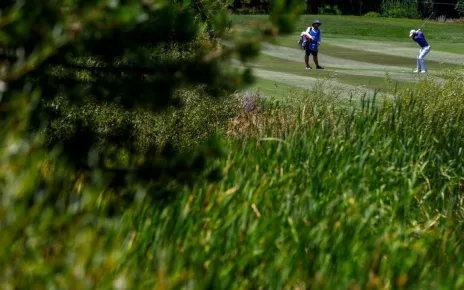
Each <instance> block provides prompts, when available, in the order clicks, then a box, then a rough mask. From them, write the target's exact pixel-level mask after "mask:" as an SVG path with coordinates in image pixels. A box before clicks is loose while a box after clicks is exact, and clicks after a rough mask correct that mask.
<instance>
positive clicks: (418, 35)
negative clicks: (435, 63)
mask: <svg viewBox="0 0 464 290" xmlns="http://www.w3.org/2000/svg"><path fill="white" fill-rule="evenodd" d="M409 37H411V38H412V40H414V41H415V42H417V44H419V46H420V47H421V48H420V50H419V54H418V55H417V69H416V70H415V71H414V72H416V73H417V72H420V73H426V72H427V67H426V66H425V59H424V58H425V56H426V55H427V53H429V52H430V45H429V44H428V43H427V40H425V36H424V34H423V33H422V31H420V29H418V30H417V31H416V30H411V31H410V32H409Z"/></svg>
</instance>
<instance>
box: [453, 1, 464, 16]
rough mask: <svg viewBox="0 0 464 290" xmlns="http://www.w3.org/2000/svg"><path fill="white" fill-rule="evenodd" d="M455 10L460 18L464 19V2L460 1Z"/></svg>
mask: <svg viewBox="0 0 464 290" xmlns="http://www.w3.org/2000/svg"><path fill="white" fill-rule="evenodd" d="M454 9H455V10H456V11H457V12H458V15H459V17H460V18H464V0H458V2H457V3H456V7H455V8H454Z"/></svg>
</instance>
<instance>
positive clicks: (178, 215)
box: [127, 77, 464, 289]
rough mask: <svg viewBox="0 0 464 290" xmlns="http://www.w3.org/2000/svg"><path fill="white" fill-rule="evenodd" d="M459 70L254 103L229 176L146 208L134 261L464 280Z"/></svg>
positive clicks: (438, 282)
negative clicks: (379, 87)
mask: <svg viewBox="0 0 464 290" xmlns="http://www.w3.org/2000/svg"><path fill="white" fill-rule="evenodd" d="M462 81H463V80H462V77H458V78H454V79H453V80H450V81H449V82H448V83H445V84H442V85H439V84H431V83H429V82H421V83H419V84H418V85H417V86H415V87H412V88H410V89H406V90H402V91H400V92H399V93H398V95H397V99H396V100H395V101H393V102H386V103H383V104H382V105H381V106H376V107H373V106H372V105H371V104H372V102H371V101H372V100H369V99H365V100H363V101H362V102H361V105H360V106H359V110H357V111H353V109H352V107H340V106H339V105H338V104H339V101H340V100H339V99H337V98H335V99H332V100H328V99H327V98H323V95H320V94H319V93H321V92H320V91H318V92H315V93H314V94H313V95H310V96H309V97H304V98H302V97H301V95H300V96H299V97H298V96H295V95H293V97H294V99H289V100H288V102H289V103H294V104H299V105H300V106H299V108H300V109H297V110H294V109H288V108H287V109H283V108H279V107H277V108H276V107H267V109H263V110H262V111H261V112H254V113H247V114H244V115H243V116H241V117H239V118H238V119H237V120H236V122H235V124H236V125H235V128H234V129H233V130H232V132H231V134H232V135H233V136H235V138H233V139H232V140H229V141H227V145H226V148H227V151H228V155H227V157H226V158H224V159H220V160H217V161H216V164H217V165H218V166H219V168H220V170H221V172H222V173H223V178H222V179H221V180H220V181H219V182H216V183H207V182H199V183H198V184H197V185H196V186H195V187H194V188H193V189H192V190H185V191H183V192H182V193H181V194H180V195H179V197H178V198H176V199H175V201H174V202H173V203H172V204H171V205H169V206H167V207H159V208H158V207H155V206H147V207H144V209H143V210H141V211H140V212H139V213H137V214H136V215H135V216H137V219H138V222H137V224H136V225H135V227H134V229H133V230H134V232H135V233H136V235H135V238H134V241H133V247H134V250H133V252H132V254H131V255H130V257H131V259H130V260H129V261H128V262H127V263H128V264H127V267H128V268H132V267H134V268H137V267H141V268H142V269H145V270H146V271H145V272H143V273H141V274H140V275H141V278H142V280H144V281H147V279H150V277H152V275H153V274H152V273H153V272H152V271H155V272H156V273H158V275H160V273H161V276H160V277H158V278H157V280H153V281H151V282H148V284H152V283H155V284H157V283H165V284H163V285H165V287H167V288H181V287H183V286H185V285H187V284H188V285H192V286H194V288H200V289H203V288H214V289H231V288H234V289H235V288H241V289H242V288H246V289H257V288H264V289H282V288H284V289H294V288H299V289H308V288H317V289H349V288H373V289H383V288H400V289H418V288H419V289H421V288H425V289H459V288H461V287H463V286H464V280H463V279H462V277H463V275H464V272H463V271H464V267H462V266H463V263H464V256H463V255H462V254H461V250H462V246H463V245H464V244H463V243H464V240H463V236H462V232H463V230H464V215H463V214H464V211H463V205H464V197H463V187H462V186H463V184H464V179H463V177H462V176H463V173H464V170H463V167H462V164H463V163H464V152H463V151H462V148H463V146H464V135H463V134H462V130H461V126H462V125H463V121H462V119H459V118H458V116H461V115H462V114H463V113H464V108H463V106H462V104H461V101H460V98H459V97H458V96H459V95H462V91H463V89H464V87H463V82H462ZM411 92H415V95H411ZM356 102H357V101H356ZM302 107H304V108H305V109H303V108H302ZM444 113H446V117H445V118H443V117H441V116H443V114H444ZM235 134H237V135H235ZM132 219H133V217H132V216H128V221H127V222H129V221H131V220H132ZM148 221H149V222H148ZM147 257H150V258H149V259H148V260H147ZM152 261H157V265H158V264H159V265H161V266H160V267H161V268H157V266H153V262H152ZM147 269H151V270H147ZM161 269H162V270H161ZM198 277H202V279H198ZM148 281H150V280H148Z"/></svg>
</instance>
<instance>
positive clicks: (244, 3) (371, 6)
mask: <svg viewBox="0 0 464 290" xmlns="http://www.w3.org/2000/svg"><path fill="white" fill-rule="evenodd" d="M272 2H273V0H229V8H230V9H231V10H232V11H239V10H242V11H243V12H244V13H247V11H250V12H251V11H256V12H264V13H266V12H267V11H269V9H270V7H271V5H272ZM287 2H290V1H287ZM297 2H304V5H305V8H306V9H305V10H306V13H308V14H321V13H320V12H321V10H320V9H321V8H323V7H325V6H336V7H337V8H338V9H339V11H340V12H341V13H342V14H347V15H364V14H366V13H367V12H380V11H381V9H382V6H383V5H385V3H386V2H401V3H405V4H415V5H416V6H417V10H418V12H419V13H420V14H421V15H422V16H423V17H426V16H429V15H430V12H429V10H432V12H433V14H434V15H435V16H436V17H438V16H440V15H445V16H446V17H453V18H454V17H458V14H457V9H456V4H457V3H458V0H435V1H433V0H418V1H416V0H372V1H366V0H298V1H297ZM301 4H303V3H301ZM428 7H430V8H429V9H428Z"/></svg>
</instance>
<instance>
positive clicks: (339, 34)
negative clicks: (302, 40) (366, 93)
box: [233, 15, 464, 96]
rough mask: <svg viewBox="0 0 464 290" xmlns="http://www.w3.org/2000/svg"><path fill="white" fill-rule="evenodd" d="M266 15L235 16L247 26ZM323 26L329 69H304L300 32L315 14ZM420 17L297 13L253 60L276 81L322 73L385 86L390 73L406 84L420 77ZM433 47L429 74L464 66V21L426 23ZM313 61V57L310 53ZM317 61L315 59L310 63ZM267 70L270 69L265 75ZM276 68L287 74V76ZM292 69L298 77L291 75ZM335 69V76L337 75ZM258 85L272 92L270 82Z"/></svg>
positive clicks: (322, 57)
mask: <svg viewBox="0 0 464 290" xmlns="http://www.w3.org/2000/svg"><path fill="white" fill-rule="evenodd" d="M265 17H266V16H256V15H253V16H234V17H233V21H234V24H235V25H236V27H237V28H238V29H244V30H249V29H250V28H251V27H252V26H253V25H259V23H260V22H261V21H264V20H265V19H266V18H265ZM316 18H317V19H319V20H321V21H322V22H323V25H322V26H321V30H322V39H323V43H322V45H321V46H320V50H319V62H320V64H321V65H322V66H324V67H325V68H326V71H324V72H320V71H314V70H313V71H310V72H308V71H305V70H304V61H303V56H304V52H303V51H301V50H299V49H298V48H297V40H298V36H299V33H300V32H301V31H302V30H305V29H306V27H307V26H308V25H309V24H310V23H311V22H312V20H314V19H316ZM422 23H423V21H421V20H409V19H388V18H369V17H356V16H326V15H321V16H319V15H318V16H314V15H305V16H302V17H300V18H299V20H298V21H297V23H296V25H295V26H296V30H295V32H294V33H292V34H290V35H286V36H279V37H277V38H276V39H275V41H274V42H273V43H272V45H271V46H269V45H264V47H263V50H262V53H261V56H260V57H259V58H258V59H257V60H256V61H255V62H254V63H252V64H251V67H253V68H255V69H257V70H259V71H258V72H259V76H260V77H265V78H266V79H268V80H270V81H271V82H270V83H271V84H273V83H285V84H287V85H290V86H294V87H298V88H301V87H302V86H301V83H305V82H304V81H302V80H301V77H302V76H306V77H307V78H308V81H307V83H308V86H309V84H313V83H314V82H315V80H317V79H321V78H324V77H327V78H330V79H332V80H336V81H337V82H338V83H339V84H340V85H341V86H342V87H348V86H352V87H364V88H368V89H370V92H371V93H372V92H373V91H374V90H379V89H380V90H386V89H387V88H388V86H389V84H388V83H387V82H386V74H387V73H388V74H389V75H390V77H391V79H392V80H393V81H394V82H395V83H396V84H397V85H398V86H399V87H404V86H406V85H407V84H408V83H409V82H411V81H415V79H416V78H417V77H416V76H414V75H413V74H412V71H413V70H414V68H415V66H416V55H417V53H418V50H419V47H418V46H417V44H416V43H415V42H413V41H412V40H411V39H410V38H409V37H408V34H409V30H410V29H412V28H415V27H416V28H417V27H418V26H420V25H422ZM423 31H424V33H425V34H426V38H427V40H428V41H429V43H430V45H431V47H432V49H431V52H430V53H429V54H428V55H427V57H426V64H427V67H428V69H429V75H432V76H435V77H441V78H443V73H444V72H446V71H449V70H460V69H462V67H463V65H464V26H463V25H462V24H453V23H437V22H435V21H431V22H429V23H427V24H426V25H425V26H424V28H423ZM310 63H312V59H311V58H310ZM312 65H313V66H314V64H313V63H312ZM263 70H267V71H269V72H272V73H269V75H268V76H266V74H265V72H263ZM277 72H282V73H284V74H286V78H285V82H284V81H283V80H282V78H280V77H279V75H278V74H276V73H277ZM290 75H294V76H295V81H290V80H289V79H290ZM334 75H336V78H335V79H334V78H333V76H334ZM267 85H268V83H263V82H261V83H259V84H258V85H256V87H257V88H259V89H260V90H261V91H262V92H265V93H266V94H267V95H269V96H272V85H271V86H270V87H266V86H267Z"/></svg>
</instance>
